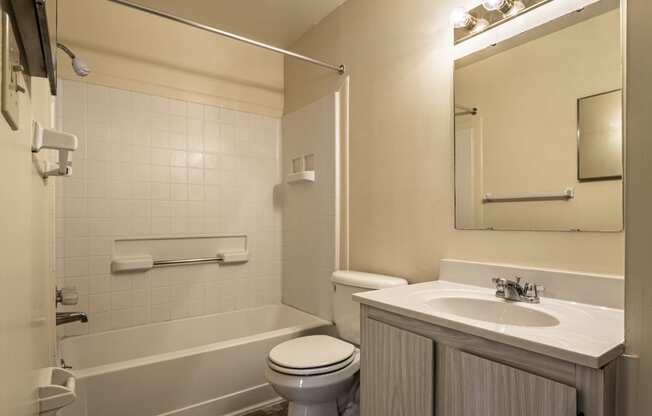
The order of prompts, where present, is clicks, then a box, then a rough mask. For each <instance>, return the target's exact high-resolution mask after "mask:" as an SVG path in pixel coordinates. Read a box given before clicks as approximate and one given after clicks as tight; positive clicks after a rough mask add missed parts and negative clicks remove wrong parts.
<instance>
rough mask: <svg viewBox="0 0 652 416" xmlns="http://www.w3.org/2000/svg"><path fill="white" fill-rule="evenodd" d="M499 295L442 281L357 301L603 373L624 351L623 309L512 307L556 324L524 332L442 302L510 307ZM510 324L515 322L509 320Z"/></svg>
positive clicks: (556, 304) (550, 303)
mask: <svg viewBox="0 0 652 416" xmlns="http://www.w3.org/2000/svg"><path fill="white" fill-rule="evenodd" d="M494 294H495V291H494V290H492V289H488V288H482V287H478V286H470V285H464V284H459V283H453V282H448V281H441V280H439V281H433V282H427V283H421V284H416V285H409V286H401V287H396V288H390V289H383V290H377V291H373V292H364V293H358V294H355V295H354V296H353V299H354V300H355V301H357V302H360V303H362V304H365V305H369V306H373V307H375V308H378V309H381V310H385V311H388V312H392V313H395V314H398V315H402V316H405V317H409V318H413V319H417V320H419V321H423V322H429V323H432V324H434V325H438V326H441V327H445V328H449V329H454V330H457V331H460V332H464V333H467V334H471V335H475V336H478V337H482V338H486V339H489V340H492V341H496V342H500V343H503V344H507V345H511V346H514V347H518V348H522V349H525V350H529V351H533V352H536V353H539V354H543V355H547V356H550V357H554V358H558V359H560V360H564V361H568V362H572V363H576V364H579V365H583V366H586V367H591V368H601V367H602V366H604V365H605V364H607V363H609V362H610V361H612V360H614V359H615V358H617V357H618V356H619V355H620V354H622V353H623V351H624V313H623V311H622V310H620V309H613V308H607V307H601V306H594V305H587V304H581V303H575V302H570V301H563V300H557V299H552V298H542V299H541V303H540V304H527V303H523V302H518V303H513V302H510V303H511V305H510V307H511V306H514V307H516V309H512V310H513V311H516V313H517V314H519V313H522V314H523V315H531V314H536V312H533V311H524V310H522V309H518V308H526V309H531V310H535V311H540V312H544V313H545V314H547V316H552V317H553V318H552V319H551V321H552V322H548V323H546V324H542V325H539V326H524V325H514V324H509V323H497V322H490V321H488V320H483V319H482V317H481V314H480V315H478V314H477V313H476V314H475V315H478V316H474V314H473V313H470V314H464V315H466V316H460V314H456V313H453V312H450V311H447V310H445V308H442V307H440V306H439V305H441V302H440V300H441V299H442V298H467V299H468V298H473V299H477V300H480V301H483V302H489V301H491V302H499V303H504V302H506V301H505V300H503V299H499V298H496V297H495V296H494ZM438 300H439V301H438ZM481 305H482V304H481ZM485 305H486V304H485ZM489 306H498V305H489ZM499 307H500V306H499ZM474 317H476V318H480V319H474ZM512 317H513V316H512ZM515 319H516V320H518V318H515ZM510 320H511V321H513V320H514V319H510V318H506V321H510ZM556 321H558V322H556Z"/></svg>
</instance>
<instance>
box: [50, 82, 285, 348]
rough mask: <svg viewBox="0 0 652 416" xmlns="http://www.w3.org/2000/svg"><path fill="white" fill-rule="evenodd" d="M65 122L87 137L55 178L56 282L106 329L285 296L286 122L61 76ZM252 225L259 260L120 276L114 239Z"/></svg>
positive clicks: (60, 109) (60, 112) (93, 325)
mask: <svg viewBox="0 0 652 416" xmlns="http://www.w3.org/2000/svg"><path fill="white" fill-rule="evenodd" d="M60 84H61V87H60V90H59V91H60V93H59V97H58V105H57V123H58V126H59V128H61V129H63V130H65V131H69V132H72V133H75V134H77V135H78V137H79V140H80V147H79V150H78V151H76V152H75V153H74V162H73V176H72V177H70V178H58V179H57V181H58V182H57V192H56V196H57V198H56V203H57V205H56V217H57V222H56V237H57V239H56V253H57V277H58V279H59V280H58V284H59V285H63V284H65V285H68V286H70V285H74V286H76V287H77V289H78V291H79V293H80V295H81V297H80V302H79V305H78V306H76V307H72V308H71V309H74V310H82V311H86V312H88V313H89V318H90V323H89V325H83V324H79V325H72V326H67V327H66V334H68V335H71V334H80V333H86V332H88V331H90V332H101V331H106V330H110V329H115V328H122V327H129V326H134V325H141V324H145V323H148V322H156V321H164V320H170V319H179V318H185V317H189V316H196V315H202V314H210V313H216V312H220V311H228V310H234V309H241V308H248V307H253V306H259V305H263V304H269V303H278V302H280V291H281V276H280V274H281V271H280V269H281V222H282V214H281V209H280V207H279V206H277V205H276V204H275V202H274V195H275V187H276V185H277V184H279V182H280V172H279V169H280V168H279V147H280V120H278V119H274V118H268V117H263V116H258V115H252V114H248V113H241V112H236V111H231V110H227V109H223V108H218V107H210V106H202V105H199V104H195V103H190V102H184V101H176V100H170V99H167V98H163V97H155V96H148V95H144V94H139V93H133V92H129V91H123V90H118V89H111V88H106V87H102V86H96V85H92V84H87V83H80V82H73V81H61V82H60ZM235 233H245V234H247V235H248V236H249V248H250V252H251V261H250V262H249V263H248V264H246V265H243V266H237V267H228V268H222V269H220V268H219V267H218V266H216V265H214V266H194V267H183V268H169V269H158V270H154V271H151V272H148V273H144V274H138V275H113V276H112V275H111V274H110V258H111V255H112V252H113V245H114V240H115V239H116V238H124V237H150V236H151V237H156V236H193V235H223V234H235Z"/></svg>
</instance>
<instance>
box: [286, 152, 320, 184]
mask: <svg viewBox="0 0 652 416" xmlns="http://www.w3.org/2000/svg"><path fill="white" fill-rule="evenodd" d="M291 169H292V173H289V174H288V176H287V179H286V182H287V183H299V182H314V181H315V176H316V175H315V155H314V154H309V155H304V156H300V157H297V158H294V159H292V166H291Z"/></svg>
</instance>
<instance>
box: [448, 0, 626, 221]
mask: <svg viewBox="0 0 652 416" xmlns="http://www.w3.org/2000/svg"><path fill="white" fill-rule="evenodd" d="M619 6H620V4H619V1H615V0H601V1H598V2H596V3H593V4H592V5H591V6H587V7H586V8H584V9H583V10H582V11H581V12H574V13H572V14H570V15H566V16H562V17H560V18H559V19H557V20H554V21H551V22H548V23H545V24H543V25H541V26H538V27H536V28H534V29H532V30H530V31H528V32H526V33H523V34H520V35H518V36H515V37H513V38H511V39H509V40H506V41H503V42H501V43H499V44H497V45H496V46H494V47H491V48H487V49H484V50H481V51H479V52H476V53H474V54H471V55H468V56H465V57H463V58H460V59H458V60H457V61H456V62H455V216H456V228H458V229H485V230H486V229H490V230H551V231H605V232H618V231H621V230H622V228H623V209H622V208H623V186H622V166H623V164H622V148H623V144H622V141H623V140H622V133H621V131H622V107H621V101H622V94H621V92H620V90H621V89H622V85H621V84H622V59H621V37H620V7H619ZM605 92H609V93H605ZM583 97H586V98H583Z"/></svg>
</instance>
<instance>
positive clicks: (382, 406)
mask: <svg viewBox="0 0 652 416" xmlns="http://www.w3.org/2000/svg"><path fill="white" fill-rule="evenodd" d="M361 313H362V316H361V319H362V320H361V322H362V325H361V331H362V334H361V335H362V342H361V349H362V358H361V360H362V361H361V415H362V416H433V415H436V416H576V415H580V414H583V415H584V416H615V414H616V413H615V403H614V397H615V378H616V365H615V361H614V362H612V363H610V364H608V365H607V366H605V367H604V368H600V369H593V368H588V367H583V366H580V365H576V364H574V363H571V362H568V361H563V360H559V359H556V358H553V357H548V356H544V355H541V354H538V353H534V352H531V351H527V350H523V349H519V348H516V347H513V346H510V345H505V344H501V343H498V342H494V341H491V340H488V339H484V338H480V337H476V336H473V335H469V334H466V333H462V332H458V331H455V330H452V329H448V328H443V327H439V326H437V325H434V324H431V323H427V322H422V321H419V320H416V319H412V318H407V317H404V316H401V315H396V314H393V313H390V312H387V311H384V310H380V309H376V308H373V307H370V306H367V305H362V307H361Z"/></svg>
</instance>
